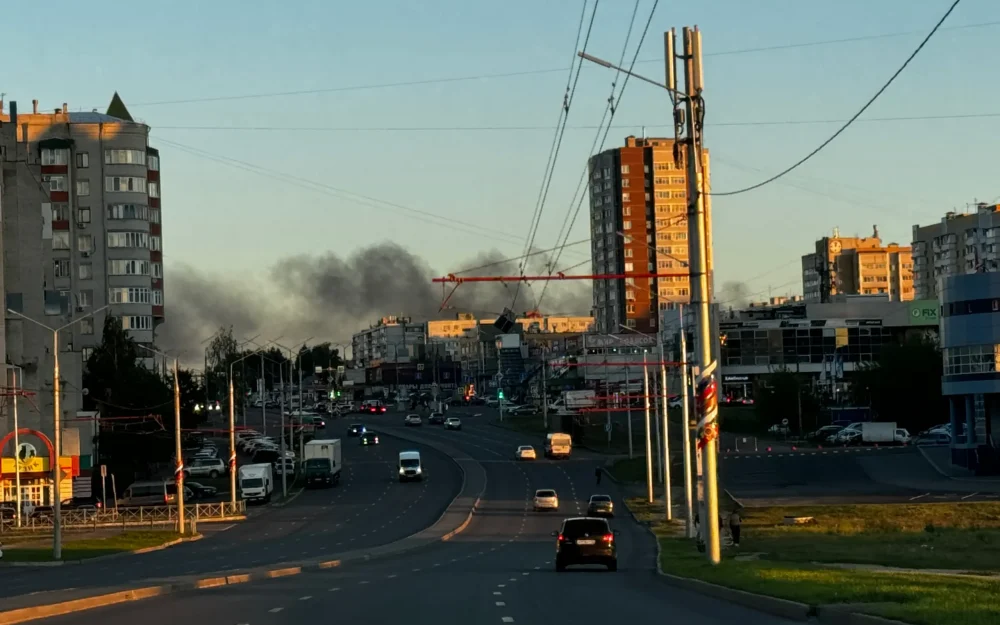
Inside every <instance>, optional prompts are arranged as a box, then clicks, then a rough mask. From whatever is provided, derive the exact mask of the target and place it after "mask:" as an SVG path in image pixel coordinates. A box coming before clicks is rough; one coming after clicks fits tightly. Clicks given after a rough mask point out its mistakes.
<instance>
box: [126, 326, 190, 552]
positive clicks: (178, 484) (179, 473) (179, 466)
mask: <svg viewBox="0 0 1000 625" xmlns="http://www.w3.org/2000/svg"><path fill="white" fill-rule="evenodd" d="M137 345H138V344H137ZM138 347H141V348H142V349H145V350H147V351H150V352H152V353H154V354H159V355H160V356H163V357H164V358H169V356H168V355H167V354H164V353H163V352H161V351H158V350H155V349H153V348H152V347H146V346H145V345H138ZM174 454H175V455H176V456H177V463H176V465H175V468H174V488H176V489H177V526H178V529H177V533H179V534H181V535H182V536H183V535H184V516H185V514H184V512H185V510H184V454H183V451H182V448H181V383H180V380H179V379H178V375H177V357H176V356H175V357H174Z"/></svg>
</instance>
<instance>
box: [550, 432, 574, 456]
mask: <svg viewBox="0 0 1000 625" xmlns="http://www.w3.org/2000/svg"><path fill="white" fill-rule="evenodd" d="M572 453H573V437H572V436H570V435H569V434H565V433H563V432H549V433H548V434H547V435H546V437H545V456H546V457H547V458H569V457H570V454H572Z"/></svg>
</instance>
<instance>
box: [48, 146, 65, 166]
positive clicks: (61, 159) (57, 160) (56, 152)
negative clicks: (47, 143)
mask: <svg viewBox="0 0 1000 625" xmlns="http://www.w3.org/2000/svg"><path fill="white" fill-rule="evenodd" d="M42 165H69V150H67V149H65V148H56V149H53V148H45V149H44V150H42Z"/></svg>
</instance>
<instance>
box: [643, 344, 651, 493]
mask: <svg viewBox="0 0 1000 625" xmlns="http://www.w3.org/2000/svg"><path fill="white" fill-rule="evenodd" d="M642 395H643V399H644V400H645V403H646V496H647V497H648V498H649V503H653V441H652V440H650V439H651V437H652V432H651V431H650V429H651V428H650V427H649V367H647V366H646V354H645V353H643V354H642Z"/></svg>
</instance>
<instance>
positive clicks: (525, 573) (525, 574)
mask: <svg viewBox="0 0 1000 625" xmlns="http://www.w3.org/2000/svg"><path fill="white" fill-rule="evenodd" d="M521 575H524V576H528V575H531V573H528V572H524V573H521Z"/></svg>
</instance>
